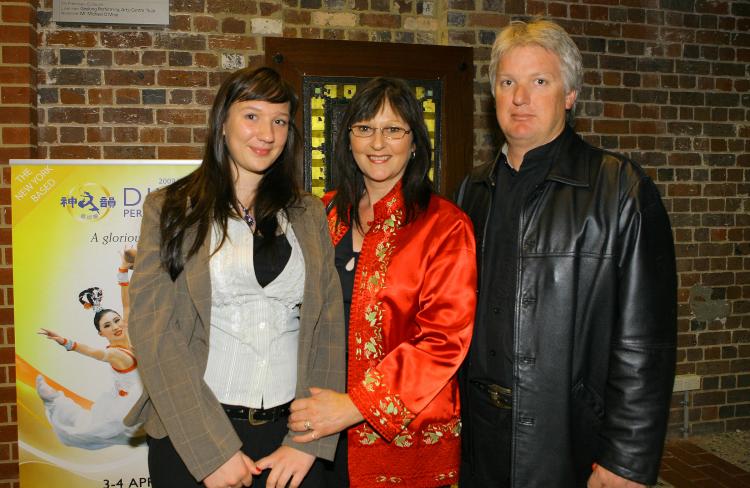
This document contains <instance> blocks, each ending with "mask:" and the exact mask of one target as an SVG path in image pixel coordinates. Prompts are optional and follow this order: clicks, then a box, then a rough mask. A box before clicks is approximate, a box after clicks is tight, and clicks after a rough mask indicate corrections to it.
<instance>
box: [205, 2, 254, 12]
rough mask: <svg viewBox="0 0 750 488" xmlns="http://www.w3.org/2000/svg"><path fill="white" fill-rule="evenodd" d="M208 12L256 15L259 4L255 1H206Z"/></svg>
mask: <svg viewBox="0 0 750 488" xmlns="http://www.w3.org/2000/svg"><path fill="white" fill-rule="evenodd" d="M206 12H210V13H228V14H241V15H255V14H256V13H258V2H256V1H255V0H206Z"/></svg>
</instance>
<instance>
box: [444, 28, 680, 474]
mask: <svg viewBox="0 0 750 488" xmlns="http://www.w3.org/2000/svg"><path fill="white" fill-rule="evenodd" d="M582 72H583V69H582V63H581V55H580V52H579V51H578V49H577V48H576V45H575V44H574V43H573V41H572V40H571V39H570V37H569V36H568V35H567V34H566V33H565V31H564V30H563V29H562V28H561V27H559V26H558V25H557V24H554V23H552V22H549V21H544V20H535V21H532V22H529V23H524V22H512V23H511V24H510V25H509V26H508V27H506V28H504V29H503V30H502V31H501V32H500V33H499V35H498V38H497V40H496V42H495V45H494V46H493V50H492V60H491V64H490V78H491V82H492V87H493V94H494V96H495V103H496V115H497V119H498V122H499V124H500V128H501V129H502V131H503V134H504V136H505V140H506V144H505V145H504V146H503V149H502V151H501V154H500V155H499V156H498V158H497V160H496V161H494V162H493V163H491V164H488V165H485V166H481V167H478V168H476V169H475V170H474V172H473V173H472V174H471V175H470V176H468V177H467V179H466V180H464V182H463V183H462V185H461V188H460V189H459V194H458V200H459V203H460V205H461V206H462V207H463V209H464V210H465V211H466V212H467V213H468V214H469V215H470V216H471V218H472V220H473V221H474V226H475V231H476V234H477V246H478V252H477V257H478V260H479V261H478V267H479V270H480V276H479V301H478V305H477V316H476V325H475V332H474V337H473V340H472V346H471V350H470V352H469V356H468V358H467V361H466V363H465V365H464V367H463V368H462V371H461V376H462V391H461V393H462V414H463V431H462V436H463V439H464V445H463V461H464V462H463V465H462V469H461V481H460V486H461V488H472V487H476V488H489V487H492V488H494V487H513V488H534V487H544V488H551V487H585V486H588V487H597V488H598V487H604V486H606V487H639V486H644V485H645V484H649V483H654V482H655V481H656V478H657V473H658V470H659V461H660V458H661V454H662V449H663V444H664V437H665V433H666V427H667V418H668V413H669V403H670V398H671V392H672V383H673V380H674V370H675V342H676V308H677V297H676V290H677V283H676V271H675V258H674V245H673V241H672V232H671V229H670V224H669V219H668V216H667V213H666V211H665V209H664V206H663V205H662V202H661V199H660V197H659V194H658V192H657V189H656V187H655V185H654V183H653V182H652V181H651V179H650V178H649V177H648V176H647V175H646V174H645V173H644V172H643V170H642V169H641V168H640V167H639V166H638V165H636V164H635V163H634V162H632V161H630V160H628V159H626V158H625V157H623V156H621V155H618V154H612V153H608V152H605V151H603V150H601V149H598V148H595V147H592V146H591V145H589V144H588V143H586V142H585V141H584V140H583V139H582V138H581V137H580V136H578V134H576V133H575V131H574V130H573V129H572V128H571V127H569V126H568V125H567V124H566V113H567V112H569V111H570V110H571V109H572V108H573V106H574V104H575V99H576V95H577V93H578V91H579V90H580V86H581V78H582Z"/></svg>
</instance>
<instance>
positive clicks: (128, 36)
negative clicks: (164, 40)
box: [99, 32, 153, 49]
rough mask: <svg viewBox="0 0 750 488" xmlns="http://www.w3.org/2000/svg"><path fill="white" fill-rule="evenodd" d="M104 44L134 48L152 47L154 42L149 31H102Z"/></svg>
mask: <svg viewBox="0 0 750 488" xmlns="http://www.w3.org/2000/svg"><path fill="white" fill-rule="evenodd" d="M99 35H100V37H101V40H102V46H104V47H108V48H111V49H133V48H139V47H140V48H144V47H150V46H151V44H152V43H153V39H152V38H151V34H149V33H148V32H102V33H100V34H99Z"/></svg>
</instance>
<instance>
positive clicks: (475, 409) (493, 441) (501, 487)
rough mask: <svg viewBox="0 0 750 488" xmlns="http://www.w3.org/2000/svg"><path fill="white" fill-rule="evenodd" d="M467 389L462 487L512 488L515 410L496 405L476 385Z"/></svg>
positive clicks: (464, 411)
mask: <svg viewBox="0 0 750 488" xmlns="http://www.w3.org/2000/svg"><path fill="white" fill-rule="evenodd" d="M467 390H468V391H467V395H466V397H464V398H466V399H467V401H466V402H464V403H463V404H462V405H461V408H462V411H461V414H462V417H463V429H462V439H461V441H462V442H463V443H464V446H463V449H462V451H463V455H464V456H463V458H462V459H461V473H460V481H459V483H458V484H459V486H460V488H488V487H492V488H505V487H508V486H510V447H511V435H512V425H513V415H512V411H511V410H510V409H502V408H498V407H496V406H495V405H493V404H492V402H491V401H490V400H489V397H488V396H487V394H486V393H485V392H483V391H481V390H479V389H478V388H477V387H476V386H474V385H470V386H469V387H468V388H467ZM467 457H468V458H469V459H467Z"/></svg>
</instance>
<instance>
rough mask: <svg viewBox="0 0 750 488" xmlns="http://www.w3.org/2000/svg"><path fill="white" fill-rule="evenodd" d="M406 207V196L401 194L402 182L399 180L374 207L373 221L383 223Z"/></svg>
mask: <svg viewBox="0 0 750 488" xmlns="http://www.w3.org/2000/svg"><path fill="white" fill-rule="evenodd" d="M403 207H404V195H403V193H402V192H401V180H398V182H396V184H395V185H393V188H391V190H390V191H389V192H388V193H386V194H385V196H384V197H383V198H381V199H380V200H378V201H377V202H375V204H374V205H373V206H372V210H373V220H374V221H375V222H378V221H383V220H385V219H387V218H390V217H392V216H393V214H394V213H395V212H396V211H398V210H401V209H402V208H403Z"/></svg>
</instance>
